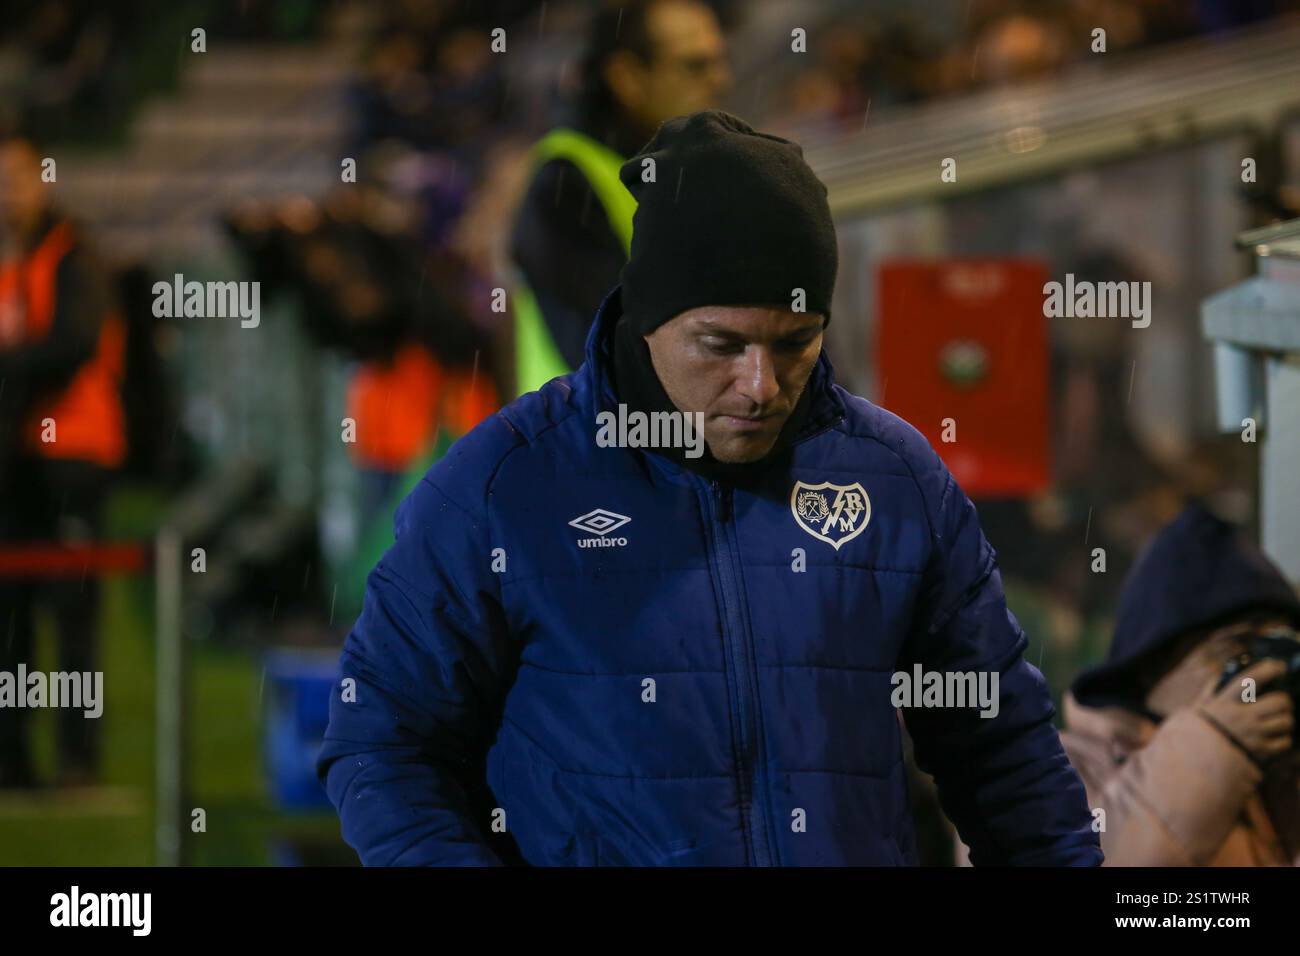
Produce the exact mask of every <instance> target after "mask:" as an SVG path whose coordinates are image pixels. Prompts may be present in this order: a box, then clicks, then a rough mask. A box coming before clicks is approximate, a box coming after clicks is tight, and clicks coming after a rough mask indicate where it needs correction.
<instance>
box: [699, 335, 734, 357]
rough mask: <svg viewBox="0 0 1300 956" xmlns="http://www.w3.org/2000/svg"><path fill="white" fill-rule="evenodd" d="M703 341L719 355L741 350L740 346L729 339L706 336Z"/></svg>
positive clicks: (706, 346)
mask: <svg viewBox="0 0 1300 956" xmlns="http://www.w3.org/2000/svg"><path fill="white" fill-rule="evenodd" d="M702 341H703V342H704V347H705V348H706V349H708V350H709V351H710V352H714V353H716V354H718V355H731V354H733V353H735V352H739V351H740V346H739V345H738V344H737V343H735V342H732V341H730V340H729V339H715V338H706V339H703V340H702Z"/></svg>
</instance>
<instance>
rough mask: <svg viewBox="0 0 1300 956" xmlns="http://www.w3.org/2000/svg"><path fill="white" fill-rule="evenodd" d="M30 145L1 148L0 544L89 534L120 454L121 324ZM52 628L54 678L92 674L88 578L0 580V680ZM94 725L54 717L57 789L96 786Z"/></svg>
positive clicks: (25, 780) (16, 719)
mask: <svg viewBox="0 0 1300 956" xmlns="http://www.w3.org/2000/svg"><path fill="white" fill-rule="evenodd" d="M44 168H45V167H44V166H43V164H42V160H41V157H40V155H39V154H38V153H37V151H36V149H35V148H34V147H33V145H32V144H31V143H30V142H28V141H26V140H24V139H22V138H19V137H8V138H4V139H0V548H2V547H5V546H6V545H14V544H16V543H18V542H23V543H27V544H47V545H48V544H72V543H81V542H89V541H93V540H95V539H96V538H98V537H99V535H100V529H101V512H102V507H103V502H104V490H105V486H106V484H107V482H106V479H107V477H108V476H109V475H110V474H111V472H113V471H114V470H115V469H117V468H119V467H120V466H121V465H122V464H123V461H124V459H125V457H126V428H125V422H124V414H123V407H122V401H121V396H120V383H121V377H122V373H123V363H124V349H125V328H124V325H123V321H122V318H121V316H120V315H118V314H117V313H116V312H115V310H114V307H113V304H112V299H111V296H110V293H109V287H108V284H107V282H106V281H105V276H104V274H103V273H102V271H101V270H100V268H99V267H98V266H97V265H96V263H95V262H94V260H93V259H92V257H91V255H90V253H89V251H88V250H87V249H86V247H85V246H84V244H83V243H82V241H81V240H80V238H79V237H78V235H77V232H76V230H75V228H74V227H73V225H72V224H71V223H70V222H68V221H67V220H66V219H64V218H63V217H62V216H61V215H60V214H59V213H58V212H57V211H56V210H55V209H54V208H53V206H52V204H51V202H50V197H49V193H48V186H47V185H46V183H45V181H44V179H43V175H42V174H43V172H44ZM37 602H43V603H45V604H46V606H47V607H48V608H49V610H50V612H51V613H52V615H53V617H54V619H55V622H56V625H57V630H58V637H59V645H60V660H59V667H58V670H60V671H64V672H94V671H96V670H97V669H98V667H97V664H96V660H97V648H96V644H97V630H98V627H97V618H98V608H99V585H98V582H97V580H96V579H95V578H94V576H93V575H87V576H85V577H84V579H83V578H72V579H55V580H52V581H41V580H39V579H37V578H35V577H32V578H23V577H21V576H11V577H8V578H3V579H0V671H8V672H9V673H15V672H16V666H17V664H19V663H27V664H28V665H29V669H30V664H31V656H30V655H31V653H32V636H33V617H32V614H33V609H34V605H35V604H36V603H37ZM27 713H28V711H27V710H26V709H23V708H14V707H6V708H0V787H7V786H13V787H22V786H31V785H33V784H34V783H35V781H34V779H33V775H32V769H31V765H30V761H29V759H28V749H27V741H26V734H25V726H24V725H25V721H24V717H25V716H26V714H27ZM98 728H99V720H98V719H91V718H87V717H86V716H85V715H84V712H83V711H82V710H79V709H76V708H63V709H61V710H60V712H59V757H60V760H59V781H60V783H61V784H68V785H72V784H81V783H89V782H91V781H93V780H94V778H95V776H96V774H97V764H98V737H99V734H98Z"/></svg>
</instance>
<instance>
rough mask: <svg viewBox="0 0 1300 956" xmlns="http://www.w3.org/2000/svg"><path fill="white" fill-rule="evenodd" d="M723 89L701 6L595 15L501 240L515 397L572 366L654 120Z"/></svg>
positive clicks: (627, 226) (717, 40)
mask: <svg viewBox="0 0 1300 956" xmlns="http://www.w3.org/2000/svg"><path fill="white" fill-rule="evenodd" d="M730 85H731V73H730V69H729V67H728V64H727V60H726V45H725V41H724V40H723V36H722V30H721V27H720V26H719V24H718V20H717V17H716V16H715V15H714V13H713V10H712V9H711V8H710V7H709V6H707V5H706V4H704V3H701V2H698V0H625V2H615V3H608V4H605V5H603V6H602V7H601V9H600V10H599V12H598V13H597V14H596V16H595V18H594V19H593V22H592V25H591V31H590V37H589V41H588V45H587V52H586V56H585V59H584V62H583V67H582V89H581V93H580V95H579V97H578V98H577V100H576V102H575V103H573V104H572V106H571V109H570V116H569V117H567V119H566V121H565V122H563V123H562V124H561V125H560V126H558V127H557V128H555V129H553V130H551V132H549V133H547V134H546V135H545V136H544V137H542V139H541V140H540V141H539V142H538V143H537V144H536V145H535V146H534V148H533V152H532V156H531V161H532V163H533V166H534V172H533V175H532V180H531V182H530V185H529V187H528V190H527V192H526V194H525V196H524V198H523V201H522V203H521V204H520V208H519V210H518V212H517V214H516V218H515V222H514V226H513V230H512V234H511V238H510V256H511V259H512V260H513V264H514V267H515V273H516V274H515V276H514V281H513V287H512V289H511V293H510V300H511V304H512V307H513V313H514V333H515V348H514V351H515V384H516V388H515V391H516V393H517V394H523V393H524V392H529V391H533V390H535V389H537V388H540V387H541V386H542V385H544V384H545V383H546V382H548V381H550V380H551V379H552V378H554V377H555V376H557V375H563V374H565V373H566V372H568V371H570V370H572V369H575V368H577V367H578V366H579V365H580V364H582V352H583V345H584V343H585V342H586V338H587V330H588V329H589V328H590V326H591V321H592V318H593V316H595V314H596V309H597V307H598V306H599V305H600V302H601V299H603V298H604V297H605V293H607V292H608V291H609V290H610V289H611V288H613V287H614V286H615V285H616V284H617V282H618V274H619V270H620V269H622V267H623V263H624V262H625V261H626V260H627V253H628V247H629V244H630V243H631V240H632V214H633V212H634V211H635V210H636V201H635V200H634V199H633V198H632V196H631V194H630V193H629V192H628V191H627V189H626V188H624V186H623V184H622V183H621V182H620V181H619V178H618V168H619V166H620V165H622V163H623V162H624V161H625V160H626V158H627V157H628V156H630V155H632V154H633V153H635V152H636V151H637V150H639V149H640V148H641V146H642V145H643V144H644V143H646V142H647V141H648V140H649V139H650V138H651V137H652V136H654V134H655V131H656V130H657V129H658V128H659V124H660V123H662V122H663V121H664V120H667V119H671V118H672V117H674V116H681V115H683V114H686V113H694V112H697V111H699V110H703V109H707V108H709V107H712V106H716V105H718V101H719V99H720V98H721V97H722V95H723V94H724V93H725V92H726V90H727V89H728V88H729V87H730Z"/></svg>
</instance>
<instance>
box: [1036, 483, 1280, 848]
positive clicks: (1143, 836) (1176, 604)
mask: <svg viewBox="0 0 1300 956" xmlns="http://www.w3.org/2000/svg"><path fill="white" fill-rule="evenodd" d="M1296 627H1300V600H1298V599H1297V597H1296V594H1295V592H1294V590H1293V589H1292V588H1291V586H1290V585H1289V584H1288V583H1287V582H1286V580H1285V578H1284V577H1283V576H1282V574H1281V573H1280V572H1279V571H1278V569H1277V568H1276V567H1275V566H1274V565H1273V564H1272V563H1271V562H1270V561H1269V560H1268V558H1266V557H1265V556H1264V555H1263V554H1262V553H1261V552H1260V551H1259V550H1258V549H1257V548H1255V547H1254V546H1253V545H1251V544H1250V543H1249V542H1247V541H1246V540H1245V539H1244V538H1243V537H1242V536H1241V535H1240V533H1239V532H1238V531H1237V529H1236V528H1234V527H1233V526H1232V525H1230V524H1229V523H1227V522H1225V521H1223V520H1222V519H1220V518H1218V517H1216V516H1215V515H1213V514H1211V513H1210V512H1209V511H1208V510H1206V509H1205V508H1204V507H1203V506H1202V505H1200V504H1198V503H1194V504H1192V505H1189V506H1188V507H1187V508H1186V509H1185V510H1184V511H1183V512H1182V514H1180V515H1179V516H1178V518H1176V519H1175V520H1174V521H1173V522H1172V523H1171V524H1169V525H1168V526H1167V527H1165V528H1164V529H1163V530H1162V531H1161V532H1160V534H1159V535H1157V536H1156V539H1155V540H1154V541H1153V542H1152V544H1151V545H1150V547H1148V548H1147V550H1146V552H1145V553H1144V554H1143V555H1142V557H1141V558H1139V560H1138V562H1137V564H1136V565H1135V566H1134V568H1133V570H1132V572H1131V573H1130V574H1129V577H1128V580H1127V581H1126V582H1125V586H1124V591H1123V594H1122V596H1121V598H1120V607H1119V614H1118V620H1117V622H1116V628H1115V636H1114V639H1113V641H1112V644H1111V648H1110V653H1109V655H1108V657H1107V660H1106V662H1105V663H1104V664H1102V665H1100V666H1099V667H1096V668H1093V669H1092V670H1089V671H1086V672H1084V673H1083V674H1081V675H1080V676H1079V677H1078V678H1077V679H1076V680H1075V682H1074V685H1073V686H1072V688H1071V690H1070V693H1069V694H1067V695H1066V699H1065V705H1064V713H1065V721H1066V727H1067V729H1066V730H1065V731H1064V732H1063V733H1062V734H1061V742H1062V744H1063V745H1064V746H1065V749H1066V752H1067V753H1068V754H1069V756H1070V760H1071V762H1072V763H1073V764H1074V766H1075V768H1076V769H1077V770H1078V771H1079V774H1080V776H1082V777H1083V780H1084V784H1085V786H1086V787H1087V790H1088V799H1089V805H1090V806H1091V807H1092V809H1093V815H1094V817H1095V823H1094V826H1095V827H1097V828H1098V829H1100V830H1101V838H1102V848H1103V850H1104V851H1105V853H1106V864H1107V865H1110V866H1295V865H1300V752H1298V751H1297V749H1296V738H1295V735H1294V714H1295V709H1296V696H1297V694H1298V693H1300V640H1297V634H1296V631H1295V628H1296ZM1099 811H1104V813H1103V812H1099Z"/></svg>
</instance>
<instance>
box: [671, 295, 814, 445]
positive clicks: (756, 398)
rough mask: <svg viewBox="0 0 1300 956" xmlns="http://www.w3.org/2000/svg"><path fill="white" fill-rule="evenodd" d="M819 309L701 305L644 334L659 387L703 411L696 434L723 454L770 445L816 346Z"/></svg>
mask: <svg viewBox="0 0 1300 956" xmlns="http://www.w3.org/2000/svg"><path fill="white" fill-rule="evenodd" d="M822 325H823V317H822V316H821V315H817V314H815V313H807V312H790V311H787V310H784V309H775V308H769V307H765V306H716V305H709V306H701V307H700V308H696V309H690V310H688V311H686V312H682V313H681V314H679V315H677V316H674V317H673V318H672V319H671V320H669V321H668V322H665V323H664V324H663V325H661V326H659V328H657V329H655V330H654V332H653V333H651V334H650V335H648V336H646V343H647V344H648V345H649V346H650V357H651V359H652V360H653V362H654V368H655V372H656V373H657V374H658V376H659V381H660V382H661V383H662V384H663V387H664V391H665V392H667V393H668V397H669V398H670V399H672V402H673V404H674V405H676V406H677V408H678V410H679V411H683V412H702V413H703V414H704V440H705V441H706V442H708V446H709V451H710V452H712V453H713V457H714V458H716V459H718V460H719V461H724V462H735V463H742V462H752V461H757V460H758V459H760V458H762V457H763V456H764V455H766V454H767V453H768V452H769V451H771V450H772V446H773V445H774V444H775V443H776V437H777V435H778V434H779V433H780V431H781V426H783V425H784V424H785V422H786V419H788V418H789V417H790V413H791V412H793V411H794V407H795V405H796V404H797V403H798V401H799V396H800V395H801V394H803V390H804V386H805V385H807V383H808V376H809V375H811V374H812V370H813V366H814V365H815V364H816V363H817V356H818V354H819V353H820V351H821V347H822Z"/></svg>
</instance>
